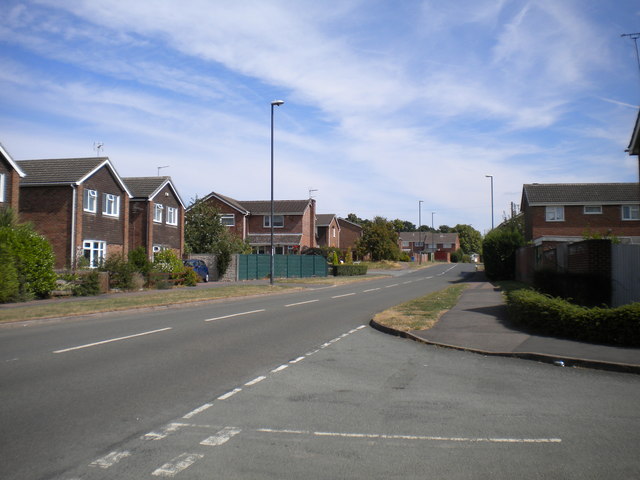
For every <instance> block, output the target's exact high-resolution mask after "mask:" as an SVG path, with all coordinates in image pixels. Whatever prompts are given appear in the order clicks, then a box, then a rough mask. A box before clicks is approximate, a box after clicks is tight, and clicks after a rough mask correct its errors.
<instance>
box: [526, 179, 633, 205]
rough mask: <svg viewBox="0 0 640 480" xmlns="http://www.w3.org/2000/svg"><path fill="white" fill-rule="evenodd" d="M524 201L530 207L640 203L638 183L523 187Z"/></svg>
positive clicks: (531, 185)
mask: <svg viewBox="0 0 640 480" xmlns="http://www.w3.org/2000/svg"><path fill="white" fill-rule="evenodd" d="M522 195H523V200H524V199H526V200H527V201H528V203H529V205H549V204H562V205H570V204H574V205H579V204H584V203H608V204H619V203H629V202H638V201H640V185H639V184H637V183H548V184H538V183H533V184H526V185H524V186H523V191H522Z"/></svg>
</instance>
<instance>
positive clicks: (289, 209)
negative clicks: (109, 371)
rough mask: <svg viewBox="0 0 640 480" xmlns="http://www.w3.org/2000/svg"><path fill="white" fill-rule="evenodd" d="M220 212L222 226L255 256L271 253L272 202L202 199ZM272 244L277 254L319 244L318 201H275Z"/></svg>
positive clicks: (212, 196)
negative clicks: (251, 250)
mask: <svg viewBox="0 0 640 480" xmlns="http://www.w3.org/2000/svg"><path fill="white" fill-rule="evenodd" d="M201 201H203V202H207V203H210V204H212V205H213V206H215V207H216V208H218V210H219V211H220V213H221V221H222V223H223V225H226V226H227V227H229V229H230V230H231V231H232V232H233V233H235V234H236V235H238V236H239V237H240V238H242V239H243V240H246V241H247V242H248V243H249V244H250V245H251V247H252V248H253V251H254V253H269V247H270V245H271V227H270V220H271V202H270V201H269V200H258V201H244V200H243V201H239V200H235V199H233V198H230V197H226V196H224V195H221V194H219V193H216V192H212V193H210V194H209V195H207V196H206V197H204V198H202V200H201ZM273 229H274V235H273V238H274V240H273V244H274V247H275V253H276V254H297V253H300V252H301V251H302V250H304V249H305V248H314V247H316V246H317V243H316V201H315V200H313V199H309V200H276V201H274V217H273Z"/></svg>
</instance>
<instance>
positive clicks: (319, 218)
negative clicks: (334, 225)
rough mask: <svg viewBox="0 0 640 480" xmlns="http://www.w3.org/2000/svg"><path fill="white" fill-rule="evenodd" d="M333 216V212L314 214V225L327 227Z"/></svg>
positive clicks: (334, 216)
mask: <svg viewBox="0 0 640 480" xmlns="http://www.w3.org/2000/svg"><path fill="white" fill-rule="evenodd" d="M334 218H336V215H335V214H334V213H320V214H318V215H316V225H317V226H318V227H328V226H329V224H330V223H331V221H332V220H333V219H334Z"/></svg>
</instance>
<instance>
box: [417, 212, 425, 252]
mask: <svg viewBox="0 0 640 480" xmlns="http://www.w3.org/2000/svg"><path fill="white" fill-rule="evenodd" d="M423 203H424V200H418V242H422V232H420V227H422V204H423ZM422 252H424V243H423V244H422V250H421V251H420V258H419V260H418V263H422Z"/></svg>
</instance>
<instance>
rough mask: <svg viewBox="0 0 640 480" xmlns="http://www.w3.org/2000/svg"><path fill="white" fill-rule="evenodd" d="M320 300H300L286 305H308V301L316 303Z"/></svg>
mask: <svg viewBox="0 0 640 480" xmlns="http://www.w3.org/2000/svg"><path fill="white" fill-rule="evenodd" d="M319 301H320V300H317V299H316V300H307V301H306V302H298V303H290V304H289V305H285V307H295V306H296V305H306V304H307V303H315V302H319Z"/></svg>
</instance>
